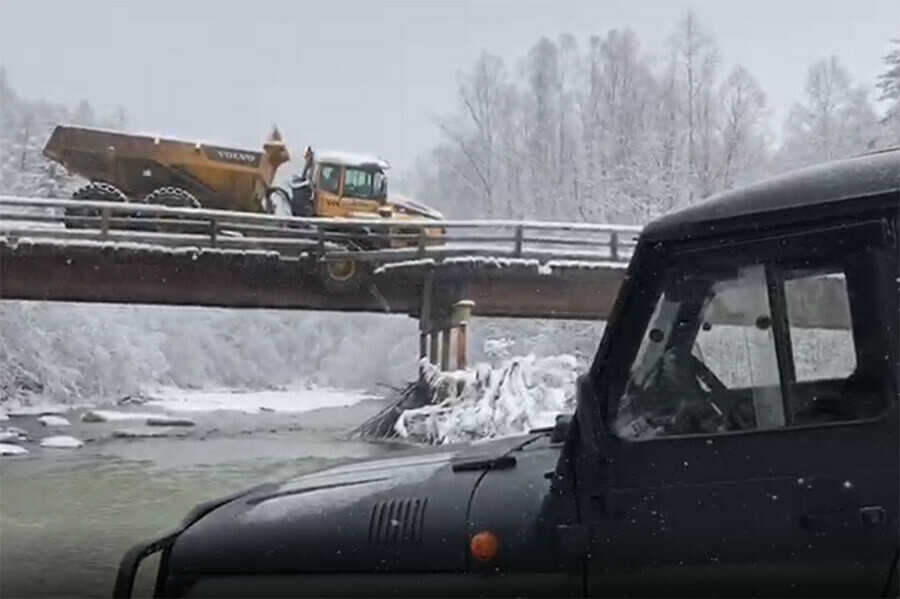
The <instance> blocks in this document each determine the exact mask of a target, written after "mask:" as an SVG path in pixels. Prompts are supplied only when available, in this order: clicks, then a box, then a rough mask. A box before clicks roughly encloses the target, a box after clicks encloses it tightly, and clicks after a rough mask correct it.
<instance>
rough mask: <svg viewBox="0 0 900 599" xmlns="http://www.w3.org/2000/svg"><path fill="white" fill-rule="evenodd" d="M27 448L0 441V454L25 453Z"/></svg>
mask: <svg viewBox="0 0 900 599" xmlns="http://www.w3.org/2000/svg"><path fill="white" fill-rule="evenodd" d="M26 453H28V450H27V449H25V448H24V447H19V446H18V445H13V444H11V443H0V455H25V454H26Z"/></svg>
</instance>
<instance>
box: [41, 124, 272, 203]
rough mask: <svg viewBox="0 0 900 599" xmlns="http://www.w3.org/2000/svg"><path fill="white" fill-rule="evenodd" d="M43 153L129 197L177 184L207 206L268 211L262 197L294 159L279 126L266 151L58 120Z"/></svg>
mask: <svg viewBox="0 0 900 599" xmlns="http://www.w3.org/2000/svg"><path fill="white" fill-rule="evenodd" d="M44 155H45V156H46V157H48V158H50V159H51V160H54V161H56V162H58V163H60V164H62V165H63V166H65V167H66V169H68V170H69V171H70V172H72V173H74V174H76V175H79V176H81V177H84V178H86V179H89V180H91V181H101V182H104V183H109V184H112V185H114V186H115V187H117V188H118V189H120V190H121V191H122V192H123V193H124V194H125V195H126V196H127V197H128V198H129V199H131V200H135V201H137V200H141V199H142V198H143V197H144V196H146V195H147V194H148V193H150V192H151V191H153V190H154V189H157V188H160V187H165V186H173V187H180V188H183V189H185V190H187V191H189V192H190V193H191V194H193V195H194V196H195V197H196V198H197V200H198V201H199V202H200V204H201V205H202V206H204V207H208V208H219V209H223V210H241V211H249V212H260V211H263V209H264V208H263V199H264V198H265V194H266V190H267V189H268V187H269V186H270V185H271V183H272V179H273V177H274V175H275V171H276V170H277V169H278V167H279V166H280V165H281V164H283V163H284V162H287V161H288V160H290V156H289V154H288V151H287V149H286V148H285V146H284V143H283V142H282V141H281V136H280V135H279V134H278V132H277V130H276V131H275V132H274V133H273V135H272V138H271V139H270V140H269V141H267V142H266V144H265V145H264V149H263V151H262V152H259V151H254V150H246V149H239V148H231V147H223V146H215V145H210V144H205V143H200V142H197V143H194V142H189V141H182V140H177V139H166V138H162V137H153V136H149V135H134V134H129V133H120V132H115V131H105V130H101V129H92V128H88V127H75V126H66V125H59V126H57V127H56V129H54V131H53V134H52V135H51V136H50V139H49V141H48V142H47V145H46V146H45V147H44Z"/></svg>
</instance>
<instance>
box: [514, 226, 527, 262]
mask: <svg viewBox="0 0 900 599" xmlns="http://www.w3.org/2000/svg"><path fill="white" fill-rule="evenodd" d="M524 237H525V232H524V230H523V227H522V225H516V245H515V248H513V254H514V255H515V257H516V258H520V257H521V256H522V243H523V242H524Z"/></svg>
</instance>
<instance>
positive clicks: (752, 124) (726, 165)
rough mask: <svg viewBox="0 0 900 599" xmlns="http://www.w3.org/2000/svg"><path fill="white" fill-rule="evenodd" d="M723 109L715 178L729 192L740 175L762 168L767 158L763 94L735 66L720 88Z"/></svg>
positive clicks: (758, 87) (764, 100) (765, 115)
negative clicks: (719, 149)
mask: <svg viewBox="0 0 900 599" xmlns="http://www.w3.org/2000/svg"><path fill="white" fill-rule="evenodd" d="M719 100H720V102H721V108H722V122H721V130H720V135H721V144H720V145H721V149H722V151H721V154H720V156H719V160H718V161H719V162H720V165H719V168H718V171H717V178H719V179H720V180H721V184H722V187H723V188H725V189H730V188H731V187H733V186H734V184H735V183H739V182H740V176H741V174H742V173H753V172H755V171H758V170H760V168H762V164H763V162H764V161H765V158H766V146H767V141H768V140H767V131H766V119H767V116H768V115H767V112H766V94H765V92H764V91H763V90H762V88H761V87H760V85H759V83H757V81H756V80H755V79H754V78H753V75H751V74H750V72H749V71H748V70H747V69H746V68H744V67H743V66H737V67H735V68H734V69H732V71H731V73H730V74H729V75H728V77H726V78H725V80H724V81H723V82H722V84H721V87H720V89H719Z"/></svg>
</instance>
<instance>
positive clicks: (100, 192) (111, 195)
mask: <svg viewBox="0 0 900 599" xmlns="http://www.w3.org/2000/svg"><path fill="white" fill-rule="evenodd" d="M72 199H73V200H84V201H95V202H127V201H128V198H127V197H125V194H124V193H122V192H121V190H119V188H118V187H116V186H115V185H110V184H109V183H102V182H91V183H88V184H87V185H84V186H82V187H79V188H78V189H76V190H75V192H74V193H72ZM64 214H65V215H66V217H99V216H100V211H99V210H94V209H91V208H75V207H72V208H66V209H65V211H64ZM65 226H66V228H67V229H86V228H89V227H91V226H92V225H91V224H89V223H76V222H69V220H68V218H67V219H66V221H65ZM97 227H99V224H98V225H97Z"/></svg>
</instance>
